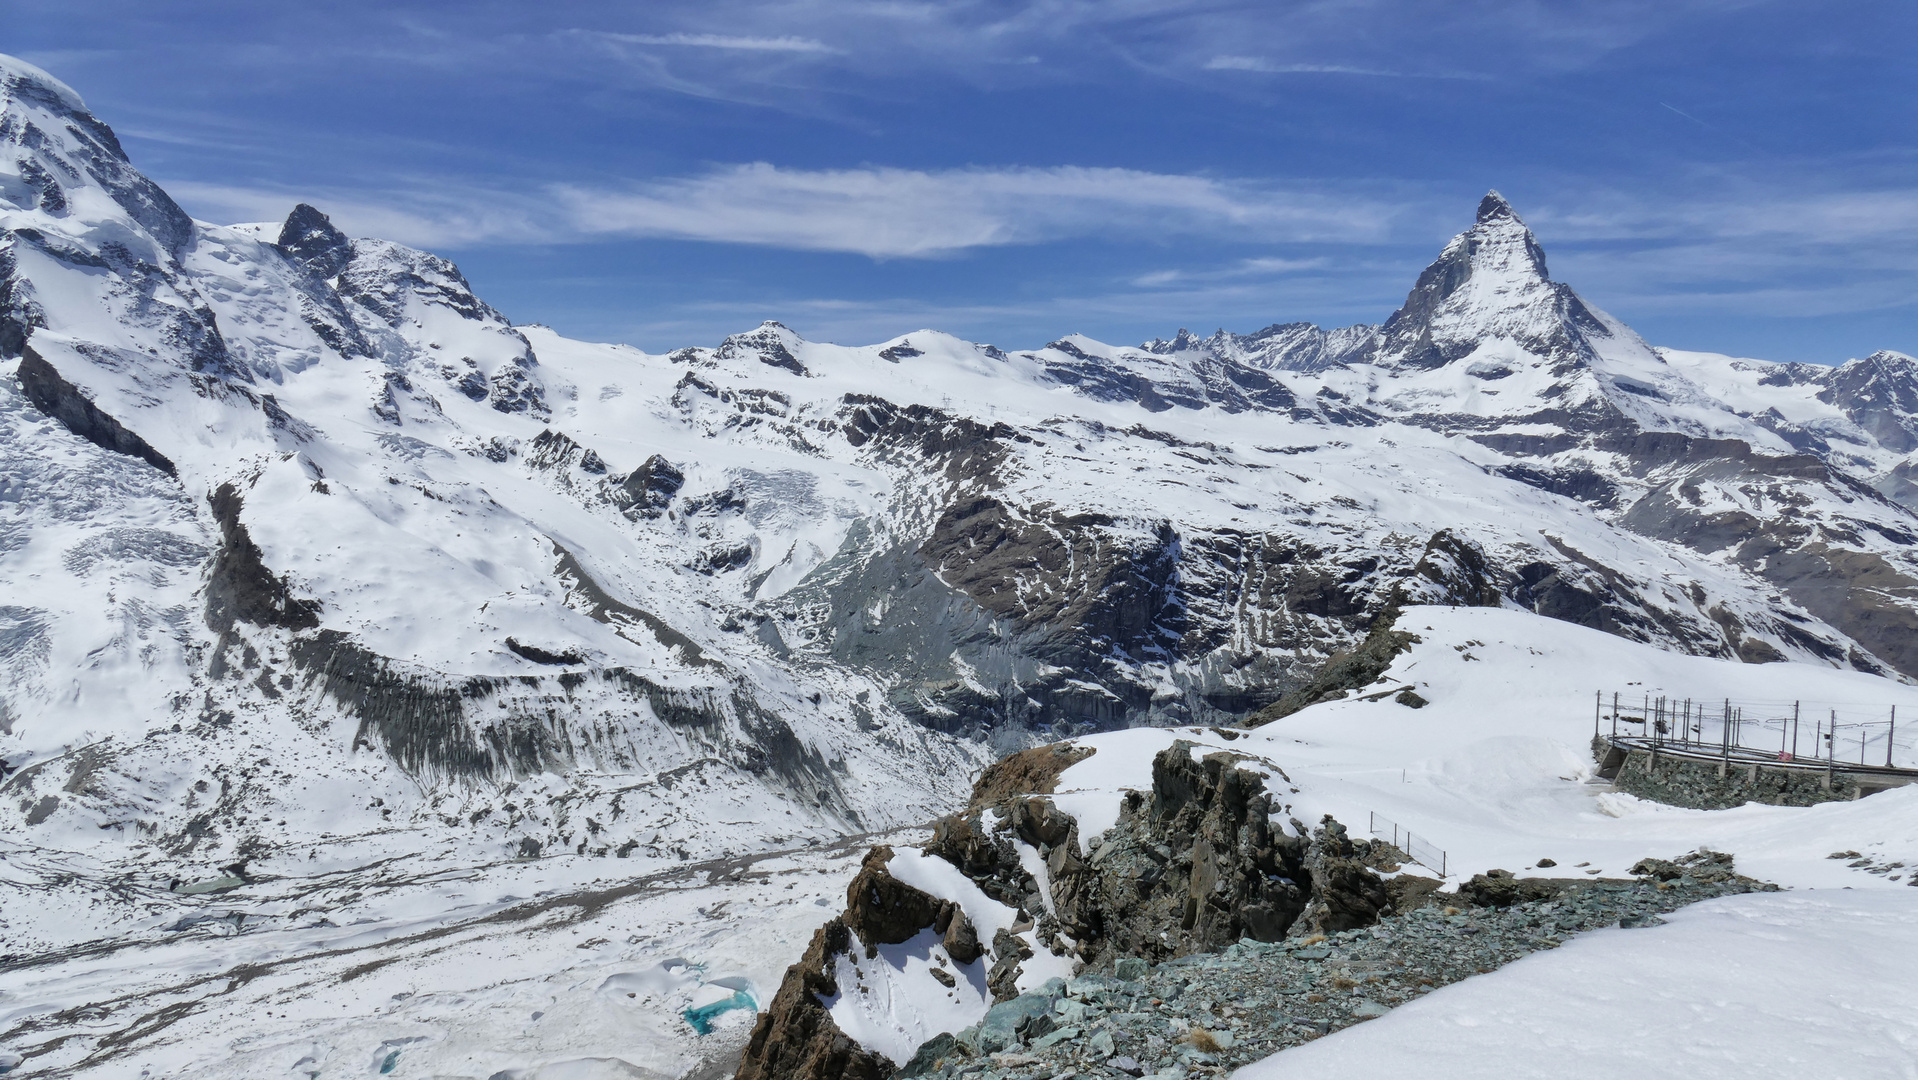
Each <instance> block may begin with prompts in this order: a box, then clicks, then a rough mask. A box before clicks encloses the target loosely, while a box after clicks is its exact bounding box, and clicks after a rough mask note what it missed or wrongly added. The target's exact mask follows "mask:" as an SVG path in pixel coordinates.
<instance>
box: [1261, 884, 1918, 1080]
mask: <svg viewBox="0 0 1918 1080" xmlns="http://www.w3.org/2000/svg"><path fill="white" fill-rule="evenodd" d="M1665 918H1666V919H1667V925H1664V926H1654V927H1649V928H1643V929H1634V930H1617V929H1613V930H1600V931H1597V932H1594V933H1592V934H1588V935H1585V936H1582V937H1580V938H1577V939H1574V940H1573V941H1570V942H1568V943H1567V944H1565V945H1564V946H1562V947H1561V948H1557V949H1553V950H1551V951H1548V952H1543V953H1535V954H1533V955H1531V956H1528V957H1526V958H1524V959H1522V960H1519V961H1517V962H1516V963H1513V964H1511V965H1508V966H1507V967H1504V968H1501V969H1499V970H1497V971H1494V972H1492V973H1491V974H1489V975H1482V976H1479V977H1477V978H1472V979H1467V980H1465V981H1464V982H1461V983H1456V984H1454V985H1451V986H1447V987H1444V988H1442V989H1439V990H1437V991H1434V992H1433V993H1431V994H1428V995H1426V996H1425V997H1422V998H1420V999H1418V1000H1416V1001H1413V1002H1410V1003H1408V1004H1405V1005H1402V1006H1400V1007H1399V1008H1397V1009H1394V1010H1392V1011H1391V1012H1390V1013H1388V1014H1386V1015H1385V1016H1383V1017H1381V1018H1379V1019H1377V1020H1372V1021H1368V1022H1367V1023H1364V1024H1361V1025H1359V1026H1357V1027H1354V1028H1348V1029H1346V1030H1344V1031H1341V1032H1339V1033H1338V1034H1336V1035H1333V1036H1331V1037H1330V1038H1325V1039H1320V1040H1318V1041H1316V1042H1311V1043H1307V1044H1306V1045H1304V1046H1299V1047H1295V1048H1293V1049H1291V1050H1287V1051H1284V1052H1282V1053H1279V1054H1275V1055H1274V1056H1272V1057H1270V1058H1267V1059H1265V1060H1264V1061H1260V1062H1257V1063H1255V1064H1252V1065H1248V1066H1246V1067H1245V1068H1242V1069H1240V1070H1238V1071H1237V1072H1236V1073H1234V1074H1233V1076H1234V1077H1236V1078H1238V1080H1281V1078H1291V1077H1323V1076H1340V1075H1350V1074H1355V1073H1385V1074H1393V1073H1400V1072H1404V1073H1416V1074H1417V1075H1420V1076H1429V1077H1433V1078H1450V1077H1460V1078H1464V1077H1481V1076H1486V1075H1499V1076H1513V1077H1566V1078H1573V1080H1585V1078H1591V1080H1601V1078H1603V1080H1612V1078H1615V1077H1620V1076H1686V1077H1696V1078H1698V1080H1742V1078H1746V1077H1753V1076H1777V1077H1787V1076H1829V1077H1844V1078H1846V1080H1873V1078H1879V1077H1883V1078H1887V1080H1889V1078H1893V1077H1907V1076H1910V1075H1911V1054H1912V1046H1913V1044H1914V1042H1918V1019H1914V1018H1918V991H1915V990H1914V984H1913V982H1912V980H1911V977H1910V971H1911V968H1912V965H1913V964H1914V963H1918V903H1914V902H1913V901H1912V900H1911V899H1909V898H1908V897H1906V896H1905V895H1903V894H1902V893H1897V892H1892V893H1887V892H1879V891H1872V892H1845V891H1831V890H1821V891H1817V892H1792V893H1751V894H1747V895H1744V896H1734V897H1726V898H1723V899H1719V900H1708V901H1705V902H1704V903H1701V904H1697V905H1695V906H1693V907H1689V908H1685V909H1683V910H1681V911H1678V912H1676V913H1674V914H1672V915H1668V916H1665Z"/></svg>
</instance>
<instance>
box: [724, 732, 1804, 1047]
mask: <svg viewBox="0 0 1918 1080" xmlns="http://www.w3.org/2000/svg"><path fill="white" fill-rule="evenodd" d="M1220 734H1226V733H1220ZM1083 759H1084V754H1083V748H1073V747H1067V746H1063V745H1056V746H1048V747H1039V748H1035V749H1033V750H1028V751H1025V752H1023V753H1020V754H1015V755H1012V756H1011V757H1009V758H1007V759H1005V760H1004V761H1002V762H1000V763H999V764H998V765H995V766H993V767H992V768H990V769H988V770H987V771H986V773H985V774H983V775H982V776H981V778H980V780H979V781H978V783H977V784H976V785H975V788H974V799H973V802H972V804H971V805H970V806H969V807H968V808H967V809H966V810H965V811H963V812H961V813H957V814H954V815H951V816H949V817H947V818H944V819H941V821H940V822H939V823H938V824H937V825H936V826H935V828H934V831H933V835H932V837H931V839H930V841H929V842H928V843H927V844H926V845H925V848H924V852H925V854H926V855H928V856H932V857H935V858H938V859H940V860H943V861H944V862H945V863H947V864H949V865H951V866H952V867H954V868H956V869H958V870H960V871H961V872H963V873H964V875H965V877H966V879H967V880H968V881H969V882H971V883H972V885H974V886H976V887H977V888H978V889H979V890H981V891H982V892H983V893H985V895H986V896H988V897H990V898H992V899H993V900H995V901H997V902H999V903H1001V904H1004V905H1005V906H1007V907H1008V908H1013V909H1016V916H1015V919H1016V922H1015V923H1014V924H1013V926H1012V928H1011V929H1010V930H1007V929H1001V930H999V931H998V932H997V933H996V934H995V935H994V936H993V940H992V941H991V942H990V943H985V942H982V941H981V940H980V937H979V935H978V933H977V932H976V930H975V928H974V926H973V925H972V923H971V922H970V921H969V920H968V918H967V915H966V913H965V912H964V910H963V909H962V908H961V907H960V906H959V905H958V904H956V903H954V902H953V901H950V900H945V899H941V898H939V897H936V896H933V895H931V894H929V893H927V892H925V891H922V890H921V889H918V888H915V887H913V886H912V885H908V884H906V883H904V882H902V881H900V880H899V879H898V878H896V877H894V876H893V874H892V873H891V872H889V870H888V869H887V867H888V864H889V863H890V862H891V861H892V859H893V858H894V852H893V851H892V849H890V848H875V849H874V850H873V851H872V852H871V853H870V854H869V855H868V857H867V859H866V861H865V863H864V865H863V867H862V868H861V870H860V872H859V875H858V876H857V878H856V879H855V880H854V881H853V883H852V884H851V885H850V886H849V888H848V890H847V908H846V911H845V912H844V913H843V914H841V915H840V916H838V917H836V918H834V919H833V920H832V921H830V922H829V923H828V924H827V925H826V926H825V927H824V928H822V929H821V930H820V931H819V932H818V934H817V935H816V936H815V937H814V940H813V943H812V946H811V948H810V949H809V950H808V951H807V953H806V955H805V957H804V958H802V960H801V961H800V962H799V963H798V964H796V965H794V966H793V967H792V968H791V969H790V970H789V971H788V972H787V975H786V978H785V981H784V982H783V984H782V986H781V988H780V990H779V992H778V994H777V996H776V997H775V998H774V999H773V1002H772V1003H771V1005H770V1006H769V1007H768V1009H767V1011H766V1012H764V1013H762V1014H761V1016H760V1017H759V1019H758V1022H757V1025H756V1027H755V1028H754V1032H753V1036H752V1039H751V1041H750V1042H749V1044H748V1046H747V1050H746V1053H745V1056H744V1059H743V1062H742V1064H741V1066H740V1070H739V1073H738V1075H739V1076H740V1077H741V1080H795V1078H803V1080H814V1078H824V1077H829V1076H834V1075H840V1074H842V1073H843V1074H845V1075H857V1076H868V1077H886V1076H890V1075H893V1072H894V1069H895V1068H900V1069H901V1072H900V1075H909V1076H917V1075H936V1076H941V1077H956V1076H973V1075H978V1076H981V1077H982V1078H984V1080H1014V1078H1020V1080H1023V1078H1026V1077H1032V1078H1034V1080H1037V1078H1040V1077H1051V1076H1058V1075H1065V1074H1069V1073H1072V1072H1073V1071H1074V1070H1078V1071H1080V1072H1082V1073H1084V1074H1085V1075H1091V1076H1100V1075H1117V1074H1121V1073H1123V1074H1129V1075H1132V1076H1139V1075H1141V1074H1142V1073H1144V1072H1157V1073H1159V1074H1160V1075H1162V1076H1183V1075H1186V1070H1190V1071H1192V1072H1193V1073H1195V1074H1201V1075H1214V1074H1217V1075H1223V1073H1224V1072H1226V1071H1229V1070H1230V1069H1231V1068H1234V1067H1236V1066H1237V1065H1240V1064H1244V1063H1246V1062H1248V1061H1252V1060H1256V1059H1258V1058H1261V1057H1265V1056H1268V1055H1270V1054H1272V1053H1275V1052H1277V1051H1278V1050H1280V1049H1283V1048H1285V1047H1286V1046H1290V1045H1296V1044H1298V1043H1300V1042H1303V1041H1307V1040H1309V1039H1311V1038H1316V1037H1318V1036H1320V1035H1323V1034H1325V1033H1327V1032H1329V1031H1331V1030H1335V1029H1336V1028H1338V1027H1343V1026H1345V1025H1347V1024H1350V1023H1355V1022H1359V1021H1362V1020H1365V1019H1368V1018H1370V1017H1372V1016H1377V1015H1382V1014H1383V1012H1384V1011H1386V1010H1388V1009H1389V1008H1391V1007H1392V1006H1394V1005H1397V1004H1400V1003H1402V1002H1404V1001H1406V1000H1410V999H1411V998H1414V997H1417V996H1418V995H1420V994H1423V993H1425V992H1427V991H1428V990H1430V989H1432V988H1434V987H1436V986H1441V985H1444V984H1446V983H1449V982H1454V981H1457V980H1458V979H1462V978H1466V977H1468V976H1470V975H1472V974H1475V973H1478V972H1483V971H1488V970H1491V969H1492V968H1494V967H1496V966H1498V965H1500V964H1503V963H1506V962H1509V961H1510V960H1512V959H1516V958H1517V957H1519V956H1522V955H1525V954H1526V953H1529V952H1532V951H1536V950H1538V949H1541V948H1551V947H1555V946H1556V945H1558V944H1559V943H1561V942H1562V941H1563V940H1564V938H1565V937H1566V936H1567V935H1569V934H1572V933H1578V932H1582V931H1584V930H1590V929H1595V928H1598V927H1602V926H1610V925H1624V926H1645V925H1653V924H1655V923H1656V921H1657V920H1656V914H1657V913H1659V912H1664V911H1671V910H1674V909H1675V908H1677V907H1681V906H1684V905H1685V904H1688V903H1692V902H1695V901H1697V900H1700V899H1706V898H1709V897H1713V896H1722V895H1728V894H1731V893H1736V892H1745V891H1752V890H1756V889H1767V888H1771V886H1767V885H1763V884H1762V883H1759V882H1756V881H1752V880H1750V879H1748V878H1744V877H1741V876H1739V875H1737V874H1736V873H1735V872H1734V871H1733V868H1732V861H1731V858H1730V856H1726V855H1723V854H1719V853H1714V852H1707V851H1699V852H1695V853H1693V854H1692V855H1689V856H1686V857H1684V858H1682V859H1679V860H1676V861H1662V860H1656V859H1648V860H1645V861H1643V862H1642V863H1640V864H1639V865H1638V866H1636V867H1634V868H1633V873H1634V874H1637V875H1639V878H1638V879H1637V880H1633V881H1619V880H1597V879H1593V878H1571V879H1551V878H1540V877H1525V878H1519V877H1516V876H1514V875H1513V874H1512V873H1510V872H1508V871H1504V870H1492V871H1488V872H1486V873H1483V874H1479V875H1476V876H1474V877H1473V878H1471V879H1470V880H1469V881H1466V882H1464V883H1462V884H1461V885H1460V886H1459V887H1458V889H1457V891H1456V892H1455V893H1443V892H1440V891H1438V890H1439V886H1440V882H1439V881H1438V880H1436V879H1434V878H1430V877H1425V876H1422V875H1420V874H1418V873H1416V872H1412V871H1410V869H1409V867H1407V866H1406V863H1407V862H1408V857H1407V856H1406V855H1405V854H1404V853H1403V852H1401V851H1399V850H1398V849H1396V848H1394V847H1392V845H1390V844H1389V843H1386V842H1385V841H1381V840H1361V839H1355V838H1353V837H1351V836H1350V835H1349V834H1348V832H1347V830H1346V829H1345V827H1344V826H1343V825H1341V824H1340V823H1339V822H1337V821H1336V820H1333V819H1331V818H1330V817H1327V818H1325V819H1324V820H1323V821H1321V822H1320V824H1319V825H1318V826H1317V827H1316V828H1311V829H1308V828H1307V827H1306V826H1305V825H1304V824H1302V823H1301V822H1299V821H1298V820H1297V819H1296V818H1294V819H1290V820H1289V821H1285V822H1275V821H1274V820H1273V814H1274V812H1275V811H1277V812H1278V813H1281V814H1282V813H1283V809H1284V808H1283V805H1282V804H1281V805H1280V806H1277V807H1275V806H1274V805H1273V803H1274V798H1273V796H1272V795H1271V794H1270V793H1269V791H1270V790H1271V788H1270V787H1269V785H1270V783H1271V782H1272V781H1273V780H1274V779H1276V780H1277V781H1278V784H1279V788H1278V790H1281V791H1282V790H1284V787H1283V785H1284V784H1285V778H1284V776H1283V774H1282V773H1280V774H1279V775H1278V776H1277V777H1276V778H1275V777H1274V775H1273V774H1272V773H1271V772H1270V771H1267V770H1269V769H1271V765H1270V763H1269V762H1264V761H1262V760H1260V761H1255V760H1253V759H1249V758H1246V757H1244V756H1242V755H1237V754H1233V753H1230V752H1214V753H1210V754H1207V755H1205V757H1204V758H1203V759H1201V760H1195V759H1194V756H1193V745H1192V744H1191V743H1189V742H1184V741H1176V742H1174V743H1173V744H1172V746H1170V747H1169V748H1167V749H1166V750H1163V751H1161V752H1160V753H1159V754H1157V755H1156V757H1155V758H1154V760H1153V763H1152V784H1151V787H1150V789H1149V790H1140V791H1131V792H1127V793H1126V794H1125V798H1124V802H1123V804H1122V806H1121V809H1120V815H1119V820H1118V822H1117V823H1116V824H1115V825H1114V827H1113V828H1111V829H1109V830H1107V831H1106V832H1104V833H1103V834H1101V835H1100V836H1099V837H1096V838H1094V839H1093V843H1092V846H1091V851H1090V854H1089V856H1087V857H1083V858H1082V857H1081V856H1080V855H1079V851H1080V847H1079V830H1078V823H1077V821H1076V820H1075V819H1074V818H1073V817H1072V816H1071V815H1070V814H1067V813H1065V812H1063V811H1062V810H1060V809H1059V807H1058V806H1057V805H1056V803H1055V801H1054V800H1052V799H1050V798H1047V797H1046V796H1045V794H1044V791H1049V790H1050V789H1051V785H1052V783H1053V781H1054V780H1055V779H1056V778H1057V776H1058V775H1059V773H1060V772H1061V771H1062V770H1063V769H1065V768H1068V767H1070V766H1071V765H1073V764H1076V762H1077V761H1079V760H1083ZM1294 790H1296V789H1294ZM1034 856H1036V859H1035V858H1034ZM1039 865H1043V867H1044V871H1043V880H1042V878H1041V875H1040V873H1039V872H1038V870H1037V866H1039ZM1540 865H1541V866H1550V865H1552V863H1551V861H1550V860H1541V863H1540ZM927 929H930V930H931V931H932V932H933V933H934V934H936V935H937V936H938V938H939V941H940V943H941V945H942V947H943V959H942V958H940V957H939V956H937V955H935V958H934V962H935V963H936V964H941V965H943V964H945V963H946V962H947V961H948V960H949V961H950V962H951V963H952V965H953V969H952V974H950V975H948V976H947V978H946V979H941V980H940V981H941V982H948V980H950V979H953V978H954V977H955V976H956V977H958V978H969V977H970V976H967V975H966V974H965V970H966V969H968V968H971V967H972V966H973V965H975V964H977V965H979V967H980V968H981V969H982V970H983V982H984V985H985V987H986V988H987V989H988V990H990V991H991V997H992V1001H993V1002H994V1004H992V1005H991V1007H990V1008H989V1009H988V1010H987V1011H986V1013H985V1015H984V1017H983V1018H982V1019H980V1020H979V1021H978V1022H977V1023H976V1024H974V1025H972V1026H971V1027H968V1028H965V1029H964V1030H961V1031H956V1032H955V1031H948V1032H944V1033H941V1034H939V1035H938V1036H937V1037H935V1038H933V1039H932V1040H930V1041H929V1042H927V1043H926V1044H925V1045H924V1046H922V1047H920V1048H919V1049H918V1051H917V1052H916V1053H915V1054H914V1055H913V1057H912V1059H911V1061H909V1062H908V1061H895V1060H893V1059H890V1058H888V1057H887V1056H886V1055H885V1054H884V1053H881V1052H876V1051H874V1050H873V1049H871V1048H869V1047H862V1046H860V1045H859V1044H858V1043H857V1042H856V1041H854V1040H852V1039H850V1038H849V1037H848V1036H847V1035H846V1034H845V1033H844V1032H843V1031H841V1030H840V1028H839V1027H838V1025H837V1024H836V1023H835V1022H834V1020H833V1017H832V1015H831V1011H830V1009H829V1008H828V1004H827V1003H828V1002H832V1001H836V1000H838V999H840V998H841V997H842V995H845V994H849V993H851V992H852V988H849V987H843V986H841V985H839V983H838V982H837V981H835V976H834V974H833V973H834V972H835V971H838V972H840V973H841V975H842V977H843V975H844V973H845V972H846V970H847V969H846V968H844V967H842V966H840V965H837V964H836V963H835V960H834V958H835V956H841V955H844V956H852V955H854V954H856V953H860V952H862V951H863V954H864V956H865V957H866V959H868V960H872V959H874V958H876V957H877V956H878V955H879V954H878V952H877V950H878V948H879V947H881V946H887V945H900V944H902V943H905V942H908V941H911V940H914V939H915V938H917V937H918V936H919V935H921V934H922V933H924V932H925V931H926V930H927ZM1037 949H1044V950H1046V951H1048V952H1050V953H1052V954H1053V955H1055V956H1057V957H1061V958H1064V959H1067V960H1069V961H1070V962H1071V968H1070V970H1071V971H1073V972H1074V974H1073V976H1072V977H1071V978H1070V979H1069V980H1068V979H1066V978H1054V979H1052V980H1050V981H1048V982H1046V983H1045V984H1044V985H1043V986H1039V987H1029V986H1028V987H1027V988H1025V989H1023V990H1022V986H1025V985H1026V984H1025V983H1022V979H1021V976H1022V971H1023V969H1024V967H1025V965H1026V964H1027V962H1028V961H1030V960H1032V958H1033V957H1034V955H1035V951H1036V950H1037ZM854 964H855V968H854V969H853V970H857V967H856V965H857V961H856V960H855V961H854ZM987 969H989V970H987ZM861 978H862V980H863V979H864V978H865V977H864V976H861ZM1027 982H1029V980H1027ZM948 985H951V983H949V982H948ZM865 989H866V987H865V986H864V984H863V981H862V984H861V985H860V986H859V987H858V990H860V991H864V990H865ZM900 1004H901V1003H899V1002H898V1001H897V1000H896V997H895V999H894V1000H893V1003H892V1006H891V1007H899V1006H900Z"/></svg>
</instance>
